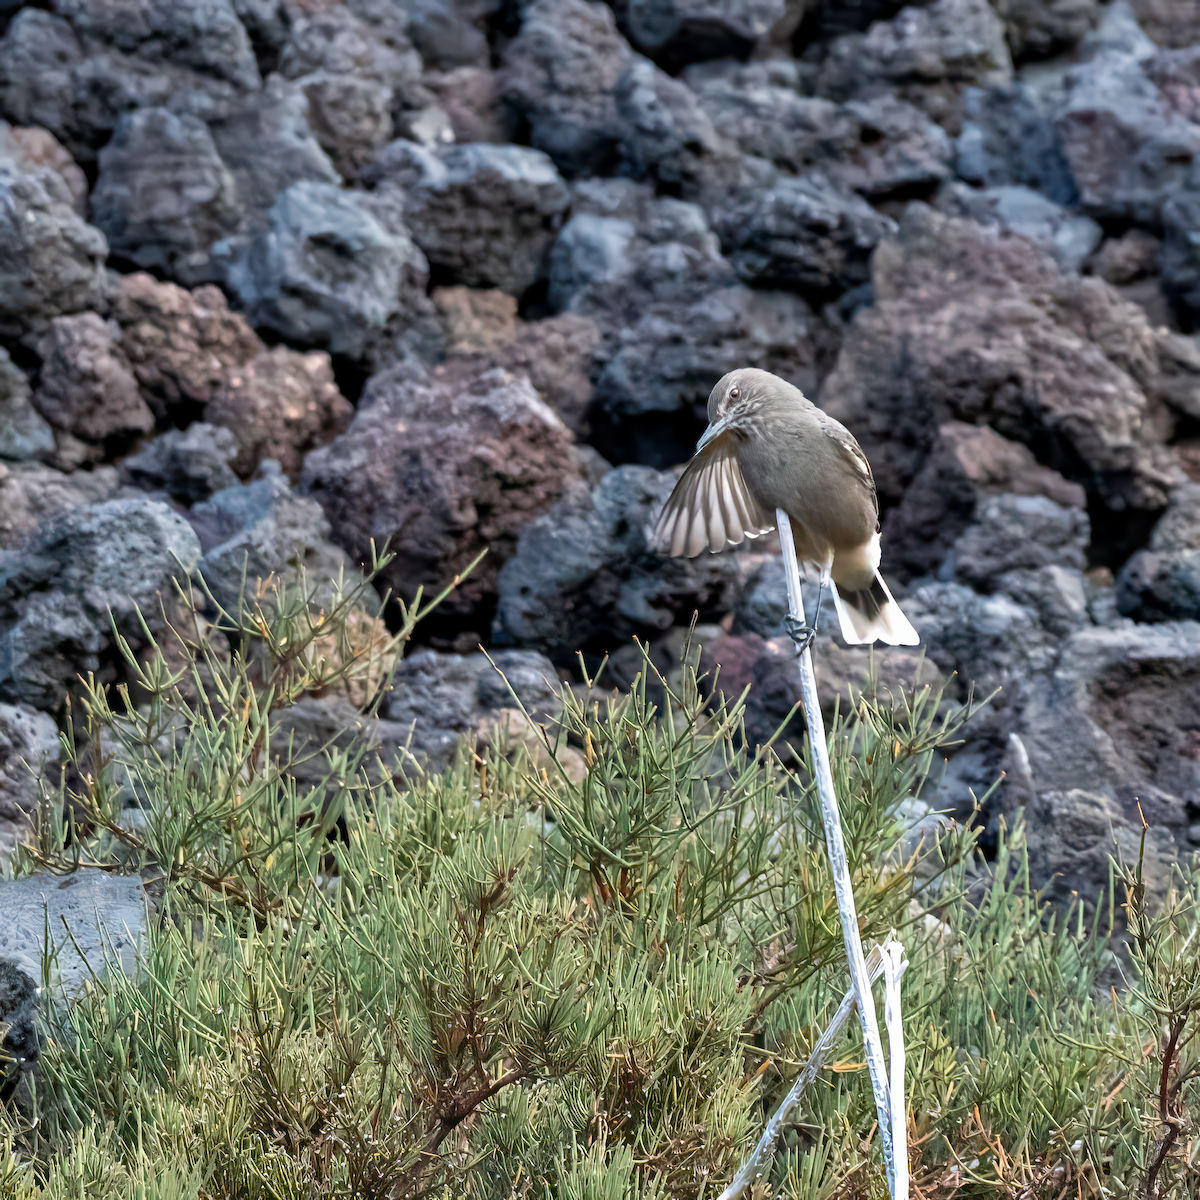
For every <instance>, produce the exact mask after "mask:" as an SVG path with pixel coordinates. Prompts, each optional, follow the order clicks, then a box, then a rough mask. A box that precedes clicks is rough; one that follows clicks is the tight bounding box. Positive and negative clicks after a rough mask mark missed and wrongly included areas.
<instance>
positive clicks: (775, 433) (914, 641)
mask: <svg viewBox="0 0 1200 1200" xmlns="http://www.w3.org/2000/svg"><path fill="white" fill-rule="evenodd" d="M777 508H778V509H783V511H784V512H786V513H787V514H788V516H789V517H791V523H792V535H793V538H794V539H795V543H796V557H797V558H798V559H799V561H800V562H802V563H807V564H811V565H812V566H813V567H815V568H816V570H817V571H818V572H819V579H820V582H821V588H822V591H821V593H820V594H819V596H818V600H817V613H818V614H819V613H820V608H821V599H820V595H823V592H824V588H825V587H826V586H827V585H830V584H832V587H831V589H830V590H831V591H832V593H833V597H834V604H835V607H836V609H837V615H838V621H839V624H840V625H841V631H842V637H843V638H844V639H845V641H846V642H847V643H848V644H849V645H858V646H861V645H868V644H870V643H873V642H876V641H879V642H884V643H886V644H887V645H890V646H916V645H918V644H919V643H920V640H921V639H920V637H919V635H918V634H917V631H916V630H915V629H914V628H913V626H912V623H911V622H910V621H909V619H908V618H907V617H906V616H905V615H904V613H903V612H902V611H901V609H900V606H899V604H897V603H896V601H895V600H894V599H893V598H892V593H891V592H890V591H889V590H888V586H887V584H886V583H885V582H884V580H883V576H882V575H881V574H880V573H879V559H880V545H879V500H878V497H877V495H876V491H875V479H874V476H873V475H872V473H871V464H870V463H869V462H868V461H867V456H866V455H865V454H864V453H863V452H862V448H861V447H860V446H859V444H858V442H857V441H856V440H855V438H854V435H853V434H852V433H851V432H850V430H848V429H847V428H846V427H845V426H844V425H843V424H841V422H839V421H836V420H834V418H833V417H831V416H829V414H828V413H826V412H824V411H823V410H822V409H820V408H818V407H817V406H816V405H815V404H813V403H812V401H811V400H809V399H808V398H807V397H806V396H805V395H804V393H803V392H802V391H801V390H800V389H799V388H798V387H795V386H794V385H792V384H790V383H788V382H787V381H786V380H784V379H780V378H779V377H778V376H777V375H772V374H771V373H770V372H769V371H761V370H757V369H755V368H752V367H744V368H741V369H740V370H736V371H730V372H729V374H727V375H725V376H724V377H723V378H722V379H721V380H720V381H719V382H718V383H717V385H716V387H714V388H713V390H712V393H711V395H710V396H709V398H708V428H707V429H706V430H705V431H704V434H703V436H702V437H701V438H700V441H699V442H698V443H697V445H696V453H695V456H694V457H693V458H692V459H691V461H690V462H689V463H688V464H687V466H686V467H685V468H684V471H683V474H682V475H680V477H679V480H678V482H677V483H676V484H675V487H674V489H673V490H672V492H671V494H670V496H668V497H667V500H666V503H665V504H664V505H663V508H662V511H661V512H660V514H659V516H658V518H657V520H656V521H655V522H654V524H653V526H652V529H651V532H650V537H649V544H650V548H651V549H652V550H655V551H657V552H658V553H660V554H667V555H672V556H679V555H686V556H687V557H689V558H694V557H695V556H696V555H698V554H700V553H702V552H703V551H704V550H706V549H707V550H709V551H711V552H712V553H714V554H715V553H717V552H718V551H720V550H723V549H725V547H726V546H736V545H738V544H740V543H741V542H742V541H743V540H744V539H745V538H756V537H759V536H761V535H762V534H764V533H769V532H770V531H771V530H772V529H774V528H775V510H776V509H777ZM814 622H815V618H814ZM785 627H787V629H788V632H789V633H790V634H791V635H792V637H793V638H795V639H796V640H797V642H801V643H802V648H804V647H805V646H807V645H808V643H810V642H811V641H812V638H813V636H814V634H815V632H816V629H815V623H814V625H813V626H802V625H799V624H798V623H797V622H795V621H794V620H793V621H792V622H791V624H790V625H788V624H787V623H786V622H785Z"/></svg>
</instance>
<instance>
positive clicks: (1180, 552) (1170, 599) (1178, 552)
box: [1117, 483, 1200, 621]
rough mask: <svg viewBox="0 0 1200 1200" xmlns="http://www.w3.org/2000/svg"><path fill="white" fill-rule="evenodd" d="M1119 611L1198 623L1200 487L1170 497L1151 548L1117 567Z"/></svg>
mask: <svg viewBox="0 0 1200 1200" xmlns="http://www.w3.org/2000/svg"><path fill="white" fill-rule="evenodd" d="M1117 608H1118V609H1119V610H1120V611H1121V612H1122V613H1124V614H1125V616H1128V617H1133V618H1134V620H1137V621H1178V620H1197V619H1200V483H1187V484H1184V485H1183V486H1182V487H1180V488H1177V489H1176V490H1175V491H1173V492H1172V493H1171V499H1170V503H1169V504H1168V505H1167V509H1166V511H1165V512H1164V513H1163V515H1162V516H1161V517H1160V518H1159V519H1158V524H1157V525H1155V527H1154V532H1153V534H1151V536H1150V545H1149V547H1148V548H1147V549H1145V550H1139V551H1138V552H1137V553H1136V554H1134V555H1133V557H1132V558H1130V559H1129V561H1128V562H1127V563H1126V564H1125V565H1124V566H1123V567H1122V568H1121V571H1120V573H1119V574H1118V576H1117Z"/></svg>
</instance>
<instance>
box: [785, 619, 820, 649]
mask: <svg viewBox="0 0 1200 1200" xmlns="http://www.w3.org/2000/svg"><path fill="white" fill-rule="evenodd" d="M783 631H784V633H786V634H787V635H788V637H790V638H791V639H792V641H793V642H795V643H796V652H797V653H798V654H803V653H804V652H805V650H807V649H808V648H809V647H810V646H811V645H812V643H813V638H815V637H816V636H817V627H816V626H815V625H806V624H805V623H804V622H803V621H798V620H797V619H796V618H795V617H794V616H792V614H791V613H788V614H787V616H785V617H784V618H783Z"/></svg>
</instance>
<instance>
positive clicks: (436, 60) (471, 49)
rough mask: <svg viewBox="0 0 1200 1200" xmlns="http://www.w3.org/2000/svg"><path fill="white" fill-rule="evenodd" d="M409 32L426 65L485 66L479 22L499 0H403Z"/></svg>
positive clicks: (498, 5) (485, 48)
mask: <svg viewBox="0 0 1200 1200" xmlns="http://www.w3.org/2000/svg"><path fill="white" fill-rule="evenodd" d="M402 7H403V8H404V11H405V13H406V14H407V16H408V36H409V37H410V38H412V40H413V45H415V46H416V48H417V49H418V50H419V51H420V52H421V57H422V58H423V59H424V60H425V65H426V66H427V67H432V68H434V69H436V70H439V71H449V70H453V69H454V68H456V67H465V66H469V67H475V66H479V65H483V66H486V64H487V61H488V42H487V37H486V35H485V34H484V32H483V30H482V29H481V28H480V26H481V25H482V24H483V20H484V18H486V17H489V16H491V15H493V14H494V13H496V12H498V11H499V9H500V8H501V0H403V5H402Z"/></svg>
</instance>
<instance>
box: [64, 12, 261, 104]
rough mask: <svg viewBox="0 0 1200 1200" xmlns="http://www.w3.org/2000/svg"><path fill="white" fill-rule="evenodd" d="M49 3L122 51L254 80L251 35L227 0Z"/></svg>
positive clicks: (243, 82) (248, 84)
mask: <svg viewBox="0 0 1200 1200" xmlns="http://www.w3.org/2000/svg"><path fill="white" fill-rule="evenodd" d="M54 8H55V12H56V13H57V14H58V15H59V16H60V17H66V18H67V19H68V20H69V21H70V22H71V24H72V25H73V26H74V27H75V30H76V31H77V32H78V33H80V34H82V35H83V36H84V37H90V38H96V39H97V40H99V41H102V42H107V43H109V44H111V45H113V46H115V47H116V48H117V49H118V50H121V51H122V52H124V53H126V54H138V53H142V54H147V52H148V55H147V56H149V57H153V58H165V59H168V60H171V61H174V62H178V63H181V64H182V65H184V66H189V67H195V68H196V69H197V70H200V71H204V72H208V73H210V74H213V75H216V76H218V77H219V78H222V79H226V80H228V81H229V82H230V83H232V84H236V85H237V86H239V87H243V88H254V87H257V86H258V84H259V76H258V66H257V64H256V63H255V60H254V52H253V51H252V50H251V48H250V39H249V37H248V36H247V34H246V30H245V27H244V26H243V25H242V23H241V21H239V20H238V17H237V13H236V12H235V11H234V6H233V4H232V3H231V2H230V0H136V2H135V3H132V4H130V3H125V2H123V0H56V2H55V6H54Z"/></svg>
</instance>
